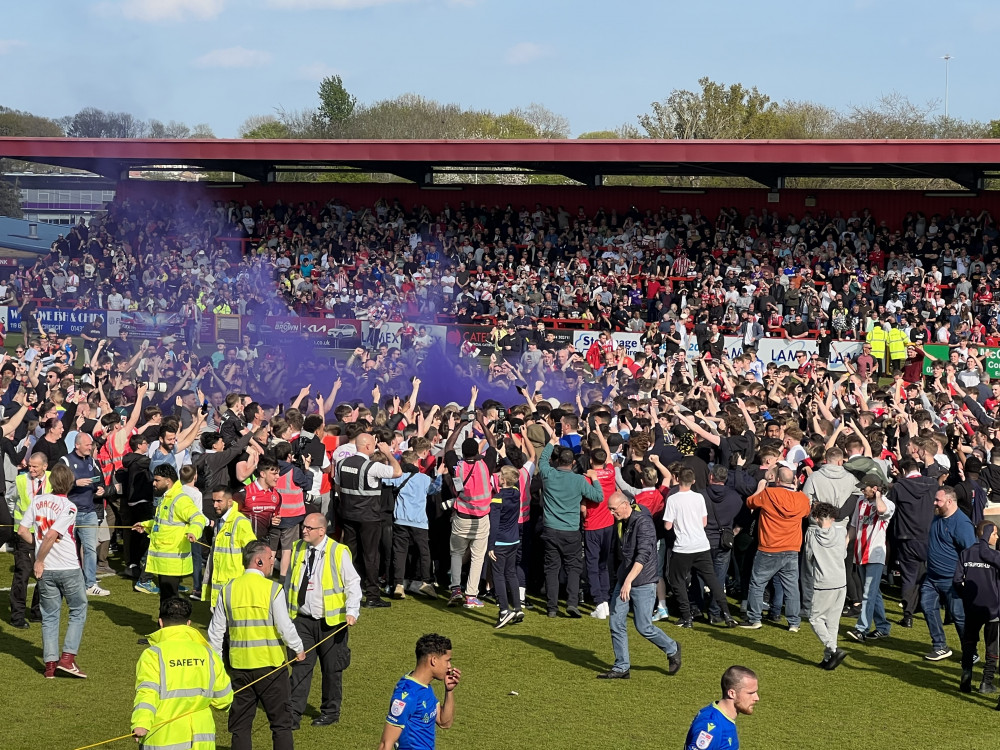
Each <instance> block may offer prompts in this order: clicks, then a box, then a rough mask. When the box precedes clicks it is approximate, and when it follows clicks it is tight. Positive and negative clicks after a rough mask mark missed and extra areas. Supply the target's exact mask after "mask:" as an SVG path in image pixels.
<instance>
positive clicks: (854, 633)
mask: <svg viewBox="0 0 1000 750" xmlns="http://www.w3.org/2000/svg"><path fill="white" fill-rule="evenodd" d="M847 637H848V638H850V639H852V640H855V641H857V642H858V643H864V642H865V638H867V636H866V635H865V634H864V633H862V632H861V631H860V630H858V629H857V628H851V629H850V630H848V631H847Z"/></svg>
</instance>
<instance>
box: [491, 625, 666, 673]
mask: <svg viewBox="0 0 1000 750" xmlns="http://www.w3.org/2000/svg"><path fill="white" fill-rule="evenodd" d="M497 637H498V638H505V639H510V640H512V641H520V642H521V643H523V644H525V645H526V646H532V647H534V648H537V649H540V650H542V651H548V652H549V653H550V654H552V655H553V656H554V657H555V658H556V659H558V660H559V661H563V662H566V663H567V664H572V665H573V666H575V667H581V668H583V669H591V670H594V671H595V672H604V671H606V670H607V669H608V668H609V667H608V662H606V661H604V660H599V659H598V656H597V652H595V651H589V650H587V649H583V648H576V647H575V646H569V645H567V644H565V643H561V642H559V641H553V640H550V639H549V638H542V637H541V636H538V635H528V634H523V635H522V634H519V633H516V632H512V631H509V630H505V631H503V632H498V633H497ZM638 669H647V670H651V671H655V670H656V667H639V668H638ZM662 671H663V672H664V673H666V669H664V670H662Z"/></svg>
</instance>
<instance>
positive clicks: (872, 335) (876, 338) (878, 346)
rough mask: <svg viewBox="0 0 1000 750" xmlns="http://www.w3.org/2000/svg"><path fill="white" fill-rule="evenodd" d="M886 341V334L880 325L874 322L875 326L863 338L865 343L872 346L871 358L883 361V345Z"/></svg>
mask: <svg viewBox="0 0 1000 750" xmlns="http://www.w3.org/2000/svg"><path fill="white" fill-rule="evenodd" d="M887 340H888V334H887V333H886V332H885V329H884V328H883V327H882V324H881V323H879V322H878V321H875V326H874V327H873V328H872V329H871V330H870V331H869V332H868V335H867V336H866V337H865V342H866V343H869V344H871V345H872V356H873V357H875V359H885V344H886V341H887Z"/></svg>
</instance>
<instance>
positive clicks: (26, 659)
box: [0, 624, 42, 671]
mask: <svg viewBox="0 0 1000 750" xmlns="http://www.w3.org/2000/svg"><path fill="white" fill-rule="evenodd" d="M38 627H41V624H39V626H38ZM0 654H10V655H11V656H13V657H14V658H15V659H17V660H18V661H20V662H22V663H23V664H25V665H27V666H28V667H30V668H31V670H32V671H36V670H37V669H38V668H39V666H41V664H42V650H41V649H40V648H39V647H38V646H36V645H35V644H34V643H31V642H30V641H26V640H24V639H23V638H17V637H15V636H14V635H12V634H11V633H7V634H6V635H5V637H4V638H0Z"/></svg>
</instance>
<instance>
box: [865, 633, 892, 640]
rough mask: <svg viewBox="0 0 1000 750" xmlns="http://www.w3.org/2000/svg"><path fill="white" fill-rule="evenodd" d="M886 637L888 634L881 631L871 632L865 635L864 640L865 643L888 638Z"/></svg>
mask: <svg viewBox="0 0 1000 750" xmlns="http://www.w3.org/2000/svg"><path fill="white" fill-rule="evenodd" d="M888 637H889V634H888V633H883V632H882V631H881V630H873V631H872V632H870V633H867V634H865V640H866V641H878V640H881V639H883V638H888Z"/></svg>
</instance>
